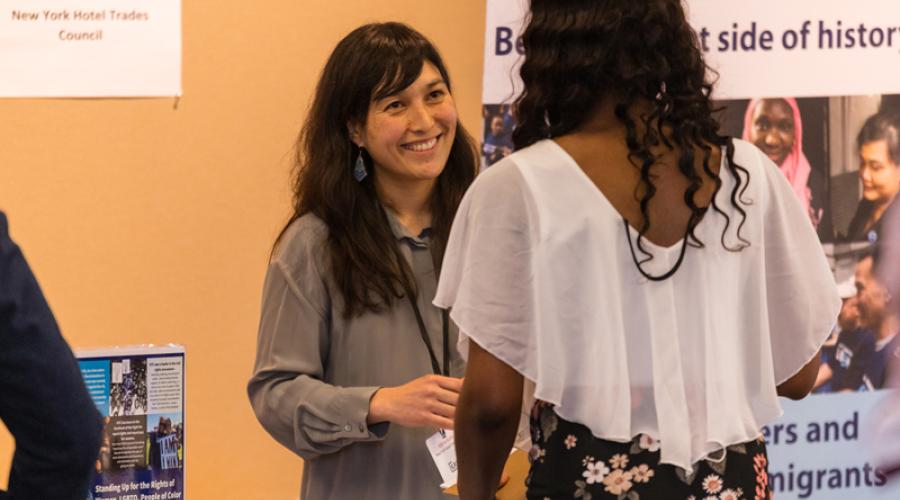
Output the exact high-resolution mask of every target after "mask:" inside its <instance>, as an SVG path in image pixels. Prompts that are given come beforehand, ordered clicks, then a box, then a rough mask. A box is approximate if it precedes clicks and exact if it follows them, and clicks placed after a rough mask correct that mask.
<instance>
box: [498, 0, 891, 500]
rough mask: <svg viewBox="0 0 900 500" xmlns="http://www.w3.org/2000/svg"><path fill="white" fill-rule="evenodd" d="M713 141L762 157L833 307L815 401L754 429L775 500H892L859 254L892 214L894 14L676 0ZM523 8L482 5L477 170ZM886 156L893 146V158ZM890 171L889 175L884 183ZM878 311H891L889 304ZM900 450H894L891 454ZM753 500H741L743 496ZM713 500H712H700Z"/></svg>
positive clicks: (501, 119) (506, 135) (880, 330)
mask: <svg viewBox="0 0 900 500" xmlns="http://www.w3.org/2000/svg"><path fill="white" fill-rule="evenodd" d="M687 4H688V14H689V18H690V20H691V23H692V25H693V26H694V28H695V30H696V31H697V33H698V36H699V41H700V43H701V45H702V49H703V51H704V52H705V57H706V60H707V63H708V64H709V65H710V66H711V68H712V69H713V70H715V71H716V72H717V73H718V80H717V84H716V90H715V93H714V96H713V97H714V98H715V99H716V101H717V104H718V105H719V106H720V107H722V108H723V110H722V111H721V113H720V115H719V117H718V118H719V120H720V122H721V124H722V132H723V133H725V134H728V135H731V136H734V137H738V138H743V139H745V140H748V141H750V142H752V143H754V144H755V145H757V146H758V147H759V148H760V149H762V150H763V151H764V152H765V153H766V154H767V155H768V156H769V157H770V158H771V159H772V160H773V161H774V162H775V163H776V164H778V165H779V166H780V168H781V170H782V172H784V173H785V175H787V176H788V178H789V179H790V180H792V182H793V183H794V184H795V192H796V193H797V195H798V196H799V197H800V198H801V201H802V203H803V206H804V207H806V208H807V211H808V213H809V218H810V222H811V223H812V224H813V225H814V226H815V227H816V229H817V231H818V233H819V237H820V239H821V241H822V246H823V251H824V252H825V253H826V255H827V256H828V258H829V260H830V262H831V263H832V266H833V270H834V274H835V281H836V282H837V283H838V284H839V289H840V291H841V296H842V299H843V301H844V307H843V309H842V311H841V316H840V318H839V319H838V325H837V326H836V327H835V331H834V332H833V334H832V336H831V338H830V339H829V341H828V342H827V344H826V346H825V347H824V349H823V353H822V370H821V372H820V374H819V379H818V381H817V384H816V389H815V394H814V395H812V396H810V397H808V398H806V399H804V400H802V401H799V402H793V401H788V400H782V403H783V407H784V409H785V415H784V416H783V417H782V418H781V419H780V420H779V421H778V422H775V423H773V424H771V425H768V426H766V428H764V429H763V434H764V435H765V437H766V438H767V441H768V447H769V459H770V463H769V472H770V484H771V487H772V489H773V490H774V493H775V497H776V498H787V499H793V498H799V499H805V498H815V499H844V498H854V499H860V500H864V499H876V498H900V484H897V481H894V480H892V481H891V482H890V483H888V482H887V480H886V478H885V476H884V475H883V474H882V473H881V472H880V471H879V470H878V469H877V467H876V465H875V464H876V461H875V460H874V458H873V451H872V446H871V443H868V444H867V443H866V439H867V438H866V436H867V431H868V430H869V429H870V428H871V427H872V426H874V425H877V423H878V422H879V421H880V420H879V418H883V417H884V415H879V413H881V412H882V410H880V408H883V406H882V402H883V400H884V399H885V397H886V396H887V395H888V393H889V392H890V391H887V390H883V386H884V384H885V365H886V364H887V363H888V361H889V360H890V359H891V358H895V357H900V335H897V333H898V332H897V331H894V330H892V329H891V328H890V325H891V324H894V325H896V324H897V323H890V321H892V320H891V319H889V318H886V316H885V315H884V314H882V313H881V312H880V311H884V310H885V304H884V298H885V297H886V296H887V295H886V294H883V293H882V294H879V293H873V291H875V292H878V291H879V290H880V291H884V287H883V285H882V284H880V283H878V280H877V279H876V277H875V276H873V274H872V272H871V267H872V259H871V257H870V256H869V252H870V251H871V249H872V246H873V244H875V243H877V241H878V239H879V238H880V237H881V236H882V235H881V224H880V221H881V218H882V217H884V216H885V214H890V213H893V212H897V211H900V201H894V200H895V199H897V198H896V197H897V195H898V191H900V184H898V183H897V181H896V176H891V175H887V176H885V175H878V173H879V172H882V173H884V172H896V171H897V169H900V163H898V162H897V161H896V159H897V158H898V157H900V151H891V147H890V144H889V143H888V142H887V141H886V140H885V130H888V129H890V128H891V127H895V128H894V130H896V128H900V95H898V94H900V4H898V2H897V0H856V1H854V2H846V1H844V0H791V1H789V2H784V1H781V0H755V1H753V2H740V1H737V0H688V1H687ZM526 9H527V1H526V0H488V2H487V29H486V34H485V76H484V89H483V105H484V106H483V116H484V129H483V130H484V136H483V138H482V139H483V140H482V160H483V166H484V167H485V168H487V167H490V165H492V164H493V163H495V162H497V161H499V160H500V159H501V158H503V157H504V156H506V155H508V154H509V153H510V152H512V150H513V143H512V130H513V126H514V120H513V118H512V116H511V104H512V102H513V101H514V100H515V97H516V96H517V95H518V93H519V92H520V90H521V82H520V80H519V77H518V64H519V63H520V62H521V55H522V52H523V48H522V44H521V40H520V39H519V35H520V33H521V30H522V27H523V21H524V19H525V17H526ZM894 147H895V148H896V146H894ZM892 169H893V170H892ZM888 300H890V299H888ZM897 446H900V444H897ZM744 493H746V494H747V496H746V498H753V493H752V492H744ZM711 498H717V497H716V496H715V495H711Z"/></svg>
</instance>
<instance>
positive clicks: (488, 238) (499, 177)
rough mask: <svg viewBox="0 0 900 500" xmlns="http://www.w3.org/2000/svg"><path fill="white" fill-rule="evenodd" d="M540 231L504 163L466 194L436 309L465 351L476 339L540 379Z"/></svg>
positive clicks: (523, 187)
mask: <svg viewBox="0 0 900 500" xmlns="http://www.w3.org/2000/svg"><path fill="white" fill-rule="evenodd" d="M539 233H540V228H539V227H538V221H537V215H536V210H535V207H534V203H533V200H532V199H531V196H530V194H529V192H528V186H527V184H526V182H525V179H524V178H523V177H522V174H521V173H520V172H519V170H518V167H517V166H516V165H515V164H514V163H512V162H510V161H504V162H501V163H498V164H497V165H495V166H493V167H491V168H490V169H488V170H487V171H485V173H483V174H481V175H480V176H479V177H478V179H477V180H476V181H475V183H474V184H473V185H472V187H471V188H470V189H469V191H468V192H467V193H466V196H465V198H464V199H463V201H462V203H461V205H460V207H459V210H458V211H457V215H456V220H455V221H454V223H453V230H452V231H451V233H450V239H449V241H448V243H447V250H446V253H445V258H444V262H443V265H442V269H441V279H440V283H439V284H438V290H437V296H436V297H435V300H434V304H435V305H437V306H438V307H441V308H449V309H450V315H451V317H452V318H453V321H454V322H456V324H457V325H458V326H459V330H460V335H459V351H460V353H461V354H462V355H463V357H466V356H467V355H468V341H469V339H470V338H471V339H472V340H474V341H475V342H477V343H478V345H480V346H481V347H482V348H484V349H485V350H487V351H489V352H490V353H491V354H493V355H494V356H496V357H497V358H499V359H500V360H502V361H504V362H505V363H506V364H508V365H510V366H511V367H512V368H514V369H515V370H517V371H518V372H519V373H521V374H522V375H524V376H525V377H526V378H528V379H530V380H532V381H533V380H536V375H537V374H536V366H537V363H536V359H535V354H536V349H535V345H536V331H537V318H536V317H535V314H536V311H537V308H536V307H535V296H536V290H537V285H536V283H535V280H536V273H535V267H534V266H535V252H536V251H537V245H536V242H537V239H538V235H539Z"/></svg>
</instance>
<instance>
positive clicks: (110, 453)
mask: <svg viewBox="0 0 900 500" xmlns="http://www.w3.org/2000/svg"><path fill="white" fill-rule="evenodd" d="M78 359H79V365H80V367H81V373H82V376H83V377H84V380H85V384H86V385H87V387H88V392H89V394H90V395H91V398H92V399H93V400H94V404H96V405H97V409H98V410H99V411H100V414H101V415H103V422H104V425H103V438H102V439H103V440H102V443H101V446H100V453H99V455H98V457H97V461H96V464H95V472H94V478H93V481H92V482H91V487H90V491H89V492H88V493H87V495H86V498H87V499H88V500H167V499H183V498H184V349H183V348H182V347H179V346H167V347H137V348H121V349H108V350H102V351H91V352H83V353H78Z"/></svg>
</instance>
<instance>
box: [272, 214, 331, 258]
mask: <svg viewBox="0 0 900 500" xmlns="http://www.w3.org/2000/svg"><path fill="white" fill-rule="evenodd" d="M327 239H328V226H327V225H325V222H324V221H323V220H322V219H320V218H319V217H318V216H317V215H315V214H312V213H307V214H304V215H302V216H300V217H298V218H296V219H294V220H293V221H291V223H290V224H288V225H287V227H286V228H285V229H284V232H282V233H281V237H280V238H279V239H278V242H277V243H276V245H275V251H274V252H273V253H272V261H273V262H281V263H283V264H286V265H287V266H288V267H294V266H296V265H298V264H299V263H302V262H307V261H309V260H310V259H312V260H319V259H320V257H321V254H322V253H323V252H322V247H323V245H324V244H325V241H326V240H327Z"/></svg>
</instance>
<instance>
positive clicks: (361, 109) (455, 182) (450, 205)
mask: <svg viewBox="0 0 900 500" xmlns="http://www.w3.org/2000/svg"><path fill="white" fill-rule="evenodd" d="M426 61H427V62H430V63H431V64H433V65H434V66H435V68H437V70H438V71H439V72H440V74H441V77H442V78H443V79H444V82H445V83H446V84H447V87H448V89H450V77H449V75H448V73H447V69H446V67H445V66H444V62H443V60H442V59H441V56H440V54H439V53H438V51H437V49H436V48H435V47H434V45H433V44H432V43H431V42H430V41H429V40H428V39H426V38H425V37H424V36H422V35H421V34H420V33H418V32H417V31H415V30H414V29H412V28H410V27H409V26H407V25H404V24H401V23H378V24H366V25H364V26H361V27H359V28H357V29H355V30H353V31H352V32H351V33H350V34H348V35H347V36H346V37H344V39H343V40H341V41H340V42H339V43H338V45H337V47H335V49H334V51H333V52H332V53H331V56H330V57H329V58H328V62H327V63H326V64H325V68H324V69H323V71H322V75H321V77H320V79H319V83H318V85H317V87H316V92H315V97H314V98H313V101H312V105H311V107H310V110H309V113H308V115H307V117H306V121H305V123H304V125H303V128H302V130H301V132H300V136H299V138H298V140H297V146H296V150H297V158H296V163H295V171H294V182H293V191H294V211H293V214H292V216H291V219H290V221H289V222H288V224H287V225H286V226H285V228H284V229H282V231H281V234H280V235H279V237H278V239H279V240H280V239H281V235H283V234H284V231H285V230H286V229H287V227H288V226H290V224H291V223H292V222H293V221H294V220H296V219H298V218H299V217H301V216H303V215H305V214H308V213H312V214H315V215H316V216H318V217H319V218H320V219H321V220H322V221H324V222H325V225H326V226H327V227H328V239H327V248H326V249H325V252H326V265H327V266H328V272H330V273H331V276H332V278H333V279H334V282H335V284H336V286H337V288H338V289H339V291H340V293H341V294H342V295H343V298H344V302H345V309H344V311H343V314H344V316H345V317H351V316H354V315H357V314H360V313H362V312H364V311H367V310H371V311H378V310H380V309H381V308H382V307H384V306H389V305H391V304H392V303H393V301H394V300H395V299H397V298H400V297H403V296H404V294H405V293H407V291H409V292H411V293H417V290H418V287H417V286H416V282H415V279H414V277H413V274H412V270H411V269H410V267H409V264H408V263H407V262H406V260H405V259H403V258H402V257H401V256H400V253H399V252H398V250H397V244H396V241H395V238H394V236H393V233H392V232H391V229H390V225H389V223H388V221H387V218H386V215H385V213H384V209H383V208H382V206H381V204H380V203H379V200H378V196H377V194H376V192H375V185H374V183H373V181H374V177H376V176H377V175H378V171H377V169H373V165H372V159H371V158H370V157H369V156H368V154H367V153H365V151H363V158H364V160H365V162H366V166H367V168H368V171H369V176H368V177H366V178H365V179H364V180H363V181H362V182H358V181H357V180H356V179H355V178H354V177H353V163H354V160H355V159H356V157H357V155H358V154H359V153H360V150H359V148H357V147H356V145H354V144H353V142H351V140H350V133H349V131H348V124H359V125H364V124H365V123H366V118H367V116H368V110H369V104H370V103H371V102H372V101H374V100H378V99H381V98H383V97H386V96H389V95H392V94H395V93H397V92H400V91H402V90H403V89H405V88H406V87H408V86H409V85H411V84H412V83H413V82H415V81H416V79H417V78H418V77H419V74H420V73H421V72H422V67H423V65H424V64H425V62H426ZM476 155H477V153H476V149H475V146H474V142H473V141H472V138H471V137H470V136H469V134H468V133H467V132H466V131H465V129H464V128H463V126H462V124H461V123H458V124H457V127H456V137H455V139H454V141H453V144H452V147H451V150H450V157H449V159H448V160H447V164H446V166H445V167H444V170H443V172H441V174H440V175H439V176H438V178H437V181H436V183H435V188H434V191H433V192H432V195H431V207H430V208H431V214H432V225H431V243H432V244H431V247H432V255H433V257H434V261H435V262H438V263H439V262H440V261H441V258H442V256H443V252H444V248H445V246H446V242H447V238H448V236H449V234H450V224H451V223H452V222H453V217H454V215H455V214H456V209H457V207H458V206H459V203H460V201H461V200H462V196H463V194H464V193H465V191H466V189H467V188H468V187H469V184H471V183H472V180H473V179H474V178H475V173H476V171H477V160H476V158H477V156H476ZM275 244H276V245H277V244H278V241H277V240H276V243H275Z"/></svg>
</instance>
